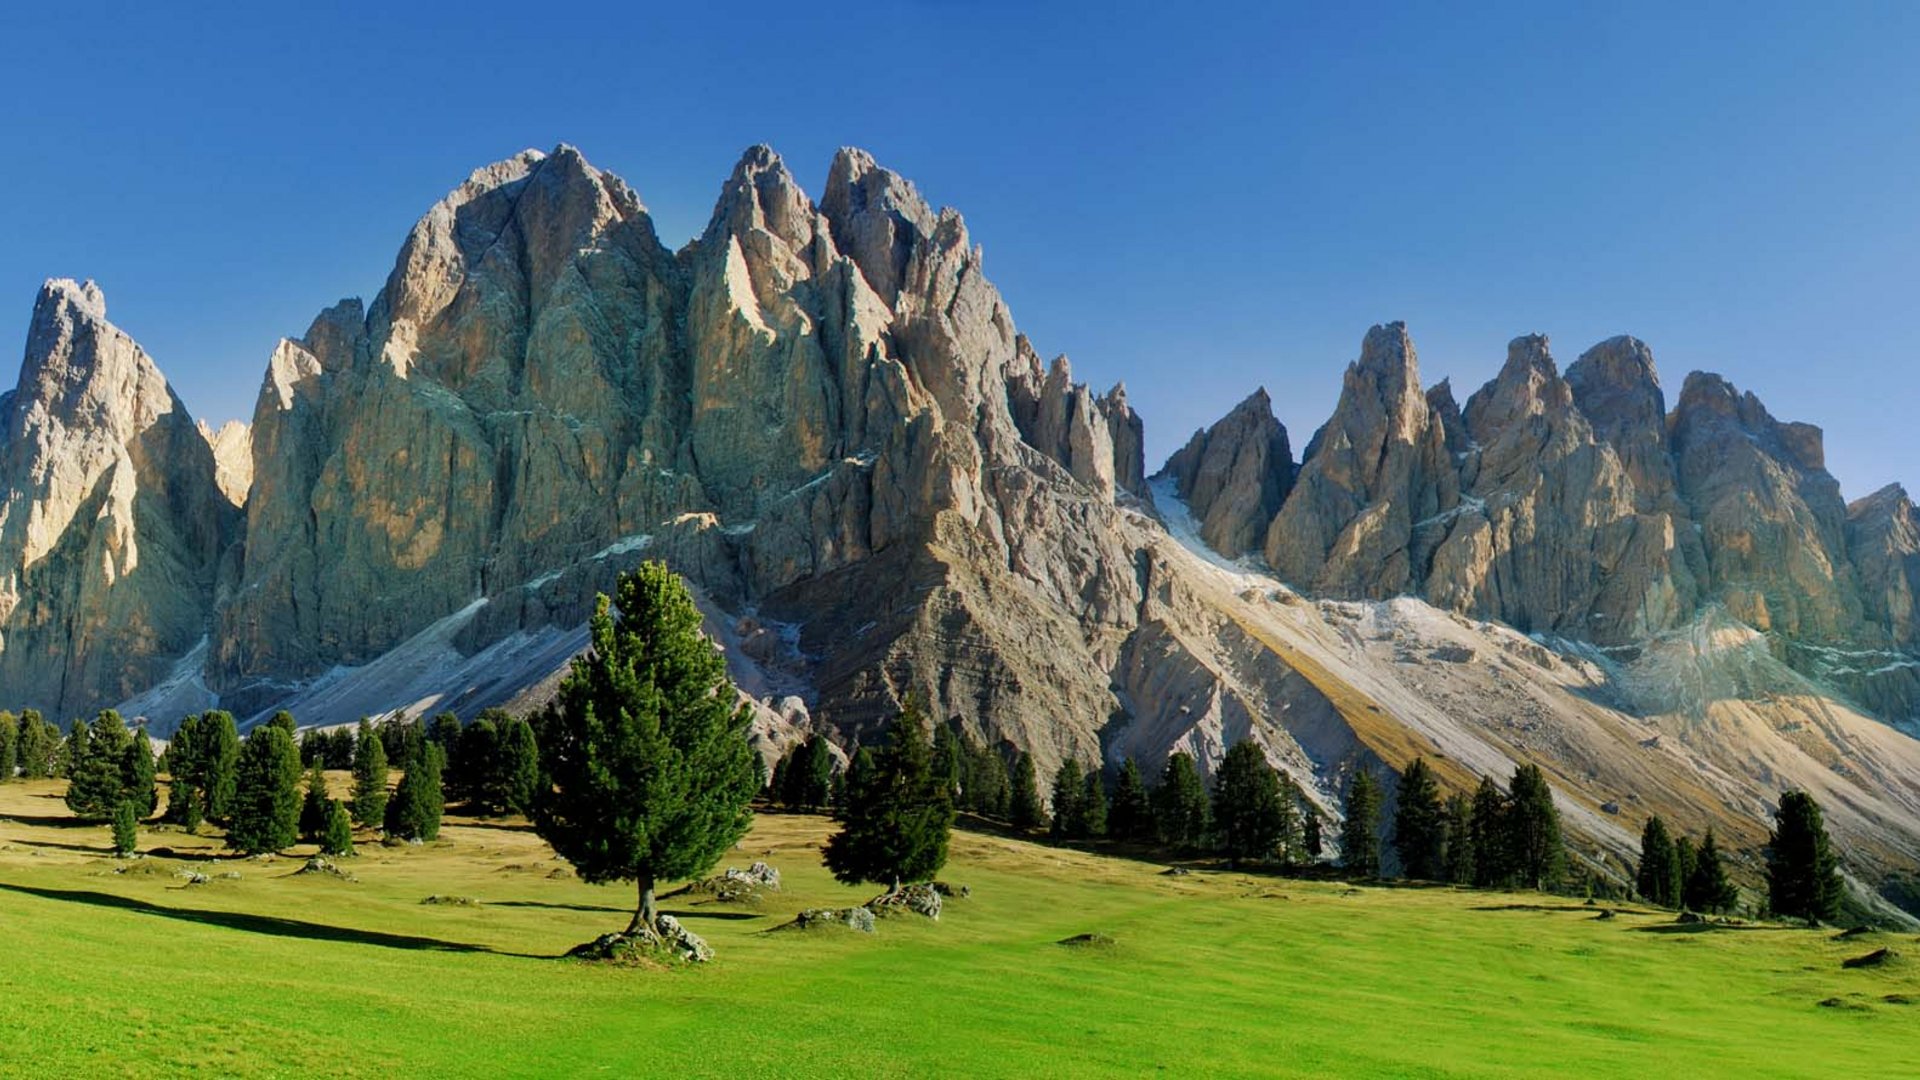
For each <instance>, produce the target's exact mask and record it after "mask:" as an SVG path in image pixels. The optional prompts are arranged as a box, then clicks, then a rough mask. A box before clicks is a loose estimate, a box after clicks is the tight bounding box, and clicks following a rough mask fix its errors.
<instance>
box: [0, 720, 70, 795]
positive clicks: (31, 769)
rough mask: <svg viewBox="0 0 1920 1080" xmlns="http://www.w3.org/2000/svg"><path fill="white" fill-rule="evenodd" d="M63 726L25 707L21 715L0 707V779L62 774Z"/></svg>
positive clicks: (44, 776)
mask: <svg viewBox="0 0 1920 1080" xmlns="http://www.w3.org/2000/svg"><path fill="white" fill-rule="evenodd" d="M61 747H62V743H61V739H60V729H59V728H58V727H55V726H54V725H53V724H50V723H48V722H47V721H46V720H45V719H43V718H42V717H41V716H40V711H39V710H38V709H23V710H21V712H20V715H19V716H15V715H14V714H12V713H10V712H4V711H0V782H5V781H8V780H12V779H14V778H15V777H16V776H17V777H19V778H20V779H22V780H41V779H46V778H47V777H52V776H59V775H61Z"/></svg>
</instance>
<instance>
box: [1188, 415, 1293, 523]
mask: <svg viewBox="0 0 1920 1080" xmlns="http://www.w3.org/2000/svg"><path fill="white" fill-rule="evenodd" d="M1161 475H1163V476H1166V477H1169V478H1171V479H1172V481H1173V485H1174V491H1175V493H1177V494H1178V495H1179V496H1180V498H1182V499H1184V500H1186V503H1187V508H1188V510H1189V512H1191V513H1192V515H1193V519H1194V520H1195V521H1196V522H1198V523H1199V526H1200V536H1201V538H1202V539H1204V540H1205V541H1206V542H1207V544H1208V546H1210V547H1212V548H1213V549H1214V550H1216V551H1219V552H1221V553H1222V554H1226V555H1236V556H1237V555H1244V554H1247V553H1249V552H1257V551H1259V550H1260V548H1261V545H1262V544H1263V543H1264V541H1265V538H1266V529H1267V524H1268V523H1269V522H1271V521H1272V520H1273V516H1274V515H1275V514H1276V513H1278V512H1279V510H1280V506H1281V504H1282V503H1283V502H1285V501H1286V498H1287V493H1288V492H1289V491H1291V490H1292V489H1293V476H1294V465H1293V454H1292V450H1291V448H1290V447H1289V446H1288V443H1287V429H1286V427H1285V426H1283V425H1282V424H1281V423H1280V421H1279V420H1277V419H1275V418H1274V415H1273V401H1272V399H1270V398H1269V397H1268V396H1267V390H1266V387H1260V388H1259V389H1257V390H1255V391H1254V392H1253V393H1252V394H1249V395H1248V396H1247V398H1246V400H1244V401H1242V402H1241V403H1240V404H1238V405H1236V406H1234V407H1233V411H1231V412H1229V413H1227V415H1226V416H1224V417H1222V418H1221V419H1220V420H1219V421H1218V422H1217V423H1215V424H1214V425H1213V426H1212V427H1211V428H1206V429H1204V430H1201V431H1196V432H1194V433H1193V438H1192V439H1191V440H1189V441H1188V442H1187V445H1186V446H1185V447H1182V448H1181V449H1180V450H1179V451H1177V452H1175V453H1174V455H1173V456H1172V457H1170V458H1168V459H1167V464H1166V466H1165V468H1163V469H1162V470H1161Z"/></svg>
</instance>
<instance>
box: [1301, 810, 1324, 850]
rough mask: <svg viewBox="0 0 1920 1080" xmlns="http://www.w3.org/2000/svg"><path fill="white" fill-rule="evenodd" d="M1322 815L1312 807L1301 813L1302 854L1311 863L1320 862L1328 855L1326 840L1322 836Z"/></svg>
mask: <svg viewBox="0 0 1920 1080" xmlns="http://www.w3.org/2000/svg"><path fill="white" fill-rule="evenodd" d="M1321 828H1322V826H1321V824H1320V813H1319V811H1317V810H1315V809H1314V808H1313V807H1311V806H1307V807H1303V808H1302V809H1301V811H1300V854H1301V857H1302V858H1303V859H1304V860H1305V861H1307V862H1310V863H1314V862H1319V861H1320V856H1321V855H1323V854H1325V853H1326V850H1327V843H1326V839H1325V838H1324V837H1322V836H1321V835H1320V830H1321Z"/></svg>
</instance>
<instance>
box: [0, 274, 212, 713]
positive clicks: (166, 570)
mask: <svg viewBox="0 0 1920 1080" xmlns="http://www.w3.org/2000/svg"><path fill="white" fill-rule="evenodd" d="M0 430H3V431H4V439H3V440H0V492H4V498H5V501H4V502H3V503H0V686H4V687H6V689H7V691H8V694H9V697H10V698H11V699H12V700H14V701H16V702H18V703H20V704H23V705H28V704H30V705H38V706H40V707H41V708H42V709H43V710H44V711H46V712H47V713H48V714H49V715H52V716H56V717H64V716H66V715H69V714H73V713H77V712H80V711H84V710H86V709H88V708H91V707H93V706H95V705H97V704H100V703H105V702H112V701H118V700H120V699H121V698H124V697H128V696H131V695H132V694H134V693H137V692H139V691H140V690H143V689H145V688H146V687H148V686H151V685H153V684H154V683H156V682H159V681H161V680H163V679H164V678H165V677H166V675H167V674H168V673H169V671H170V669H171V668H172V667H173V665H174V664H175V663H176V662H177V660H178V659H179V658H180V657H181V656H183V655H185V654H187V653H188V652H189V651H191V650H192V649H193V648H194V647H195V646H196V644H197V643H199V642H200V641H201V640H202V639H203V638H205V637H206V635H207V630H208V619H209V616H210V614H211V612H212V610H213V603H214V584H215V574H216V571H217V568H218V566H219V562H220V557H221V552H222V549H223V547H224V545H225V543H226V539H227V537H228V535H229V534H230V532H231V531H232V529H233V528H234V524H235V520H234V514H233V507H232V505H231V504H230V503H228V502H227V500H226V499H225V498H224V497H223V496H222V495H221V493H220V491H219V489H218V488H217V487H216V485H215V481H214V458H213V451H212V449H211V448H210V447H209V446H208V444H207V441H206V440H205V439H204V438H203V437H202V436H201V434H200V431H199V429H198V428H197V427H196V425H195V423H194V421H193V418H192V417H190V416H188V415H187V411H186V409H185V408H184V407H182V405H181V404H180V400H179V398H177V397H176V396H175V395H174V394H173V391H172V390H171V389H170V388H169V387H168V386H167V383H166V380H165V379H164V378H163V377H162V376H161V374H160V371H159V369H158V368H157V367H155V366H154V363H153V361H152V360H151V359H150V358H148V356H147V354H146V353H145V352H144V351H142V350H141V349H140V347H139V346H138V345H136V344H134V342H133V340H132V339H131V338H129V337H128V336H127V335H126V334H124V333H122V332H121V331H120V330H119V329H118V328H116V327H114V326H113V325H112V324H111V323H109V322H108V321H107V308H106V300H105V298H104V297H103V296H102V295H101V293H100V290H99V288H98V287H96V286H95V285H94V284H93V283H92V282H87V283H86V284H84V285H83V284H79V283H76V282H72V281H65V280H60V281H49V282H48V283H47V284H46V286H45V287H44V288H42V289H41V291H40V296H39V299H38V301H37V302H36V303H35V305H34V312H33V320H32V323H31V326H30V329H29V331H28V337H27V350H26V358H25V361H24V362H23V364H22V366H21V372H20V381H19V385H18V386H17V387H16V388H15V389H14V390H13V391H12V392H11V393H9V394H7V395H5V396H4V397H0Z"/></svg>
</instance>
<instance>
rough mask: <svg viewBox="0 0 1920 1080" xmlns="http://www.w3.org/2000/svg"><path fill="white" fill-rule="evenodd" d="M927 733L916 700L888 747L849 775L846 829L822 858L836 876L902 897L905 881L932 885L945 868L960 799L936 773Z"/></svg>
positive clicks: (903, 715)
mask: <svg viewBox="0 0 1920 1080" xmlns="http://www.w3.org/2000/svg"><path fill="white" fill-rule="evenodd" d="M926 729H927V721H926V717H925V714H924V713H923V712H922V710H921V709H920V706H919V704H918V702H917V700H916V699H915V698H914V697H913V696H912V695H909V696H908V698H907V700H906V703H905V705H904V707H903V708H902V710H901V713H900V716H899V717H898V718H897V719H896V720H894V722H893V726H892V727H891V728H890V729H889V731H890V735H889V738H888V740H887V745H886V748H885V749H884V750H882V751H880V752H879V753H877V754H872V755H871V756H870V757H869V759H868V760H867V761H865V762H862V764H861V768H860V769H859V770H858V771H857V772H855V773H854V774H852V775H850V776H849V777H848V784H847V809H846V817H845V820H846V824H845V825H844V826H843V827H842V828H841V830H840V831H839V832H837V833H835V834H834V835H833V836H832V837H830V838H828V840H827V846H826V850H825V851H824V853H823V854H824V856H825V860H826V864H827V869H828V870H831V871H833V876H834V877H835V878H838V879H839V880H841V881H844V882H846V883H847V884H849V885H857V884H860V883H861V882H873V883H875V884H883V885H887V886H888V887H889V891H890V892H899V891H900V886H901V885H903V884H907V883H910V882H916V881H928V880H931V879H932V877H933V875H935V874H937V873H939V872H940V868H941V867H942V866H945V865H946V863H947V843H948V840H949V838H950V836H951V834H952V831H953V801H952V799H951V797H950V795H949V789H948V787H947V784H946V782H945V780H944V779H943V778H942V777H940V776H938V775H936V774H935V773H934V770H933V751H932V746H931V745H930V744H929V742H928V739H927V730H926ZM863 753H865V751H863Z"/></svg>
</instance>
